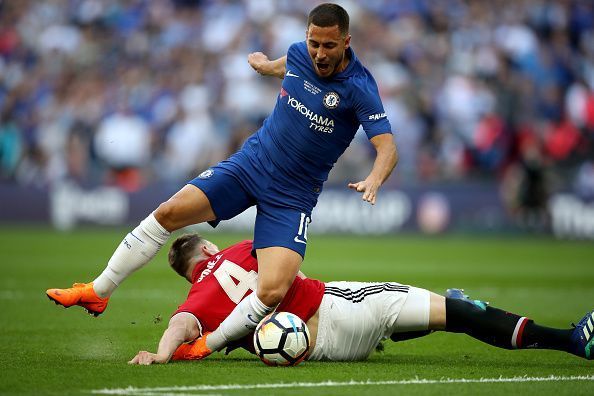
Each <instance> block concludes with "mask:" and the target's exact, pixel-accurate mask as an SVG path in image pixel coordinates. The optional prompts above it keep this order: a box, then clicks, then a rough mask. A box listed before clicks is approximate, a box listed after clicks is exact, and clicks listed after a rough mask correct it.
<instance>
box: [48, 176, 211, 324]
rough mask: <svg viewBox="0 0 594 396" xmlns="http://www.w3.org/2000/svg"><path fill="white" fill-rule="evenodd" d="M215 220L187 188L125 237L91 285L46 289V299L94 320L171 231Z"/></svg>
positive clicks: (204, 203) (203, 199)
mask: <svg viewBox="0 0 594 396" xmlns="http://www.w3.org/2000/svg"><path fill="white" fill-rule="evenodd" d="M214 218H215V215H214V212H213V210H212V208H211V205H210V202H209V200H208V198H207V196H206V195H205V194H204V192H202V191H201V190H200V189H199V188H198V187H196V186H194V185H191V184H188V185H186V186H184V187H183V188H182V189H181V190H180V191H178V192H177V193H176V194H175V195H173V196H172V197H171V198H170V199H169V200H168V201H167V202H164V203H162V204H161V205H159V207H158V208H157V210H155V211H154V212H153V213H151V214H150V215H149V216H148V217H147V218H145V219H144V220H143V221H141V222H140V224H139V225H138V226H137V227H136V228H135V229H134V230H132V231H131V232H129V233H128V234H127V235H126V236H125V237H124V239H123V241H122V242H121V243H120V244H119V245H118V247H117V248H116V250H115V251H114V253H113V254H112V256H111V258H110V259H109V261H108V263H107V266H106V267H105V269H104V270H103V272H102V273H101V274H100V275H99V276H98V277H97V278H96V279H95V280H94V281H93V282H91V283H87V284H83V283H77V284H75V285H74V287H72V288H70V289H49V290H47V292H46V293H47V296H48V297H49V298H50V299H52V300H53V301H55V302H56V303H58V304H61V305H63V306H65V307H70V306H72V305H80V306H82V307H83V308H85V309H86V310H87V311H89V313H91V314H94V315H95V316H97V315H99V314H101V313H102V312H103V311H104V310H105V308H106V307H107V301H108V299H109V297H110V296H111V294H112V293H113V292H114V290H115V289H116V288H117V287H118V286H119V285H120V283H121V282H123V281H124V280H125V279H126V278H127V277H129V276H130V275H131V274H132V273H133V272H134V271H136V270H138V269H140V268H141V267H143V266H144V265H145V264H147V263H148V262H149V261H150V260H151V259H152V258H153V257H154V256H155V255H156V254H157V252H158V251H159V249H160V248H161V246H163V244H165V242H167V239H168V238H169V235H170V233H171V232H172V231H175V230H177V229H179V228H181V227H184V226H187V225H190V224H195V223H201V222H204V221H209V220H214Z"/></svg>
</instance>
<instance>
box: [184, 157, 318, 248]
mask: <svg viewBox="0 0 594 396" xmlns="http://www.w3.org/2000/svg"><path fill="white" fill-rule="evenodd" d="M271 169H272V171H271ZM189 184H192V185H194V186H196V187H198V188H199V189H200V190H202V191H203V192H204V194H205V195H206V196H207V197H208V200H209V201H210V205H211V207H212V210H213V211H214V213H215V215H216V217H217V218H216V220H215V221H212V222H209V224H210V225H211V226H213V227H216V226H217V224H218V223H219V222H220V221H221V220H228V219H231V218H233V217H235V216H237V215H238V214H240V213H241V212H243V211H244V210H246V209H247V208H249V207H250V206H253V205H256V208H257V215H256V222H255V225H254V249H261V248H266V247H273V246H280V247H286V248H288V249H291V250H293V251H295V252H297V253H299V254H300V255H301V256H302V257H305V249H306V247H307V227H308V225H309V223H310V221H311V212H312V210H313V208H314V207H315V205H316V203H317V200H318V196H319V194H320V192H321V185H319V186H316V185H308V186H306V185H304V184H303V183H301V182H298V181H295V180H291V179H290V178H288V177H285V176H284V175H278V173H276V174H275V172H274V167H272V166H271V164H270V163H263V162H262V160H261V159H259V158H257V157H256V156H255V155H254V156H251V155H249V153H245V152H243V151H239V152H237V153H235V154H234V155H233V156H231V157H230V158H229V159H227V160H225V161H222V162H220V163H218V164H217V165H215V166H213V167H211V168H209V169H207V170H205V171H204V172H202V173H201V174H200V175H198V177H196V178H195V179H193V180H191V181H189Z"/></svg>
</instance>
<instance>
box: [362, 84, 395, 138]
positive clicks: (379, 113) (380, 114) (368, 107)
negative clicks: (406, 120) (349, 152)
mask: <svg viewBox="0 0 594 396" xmlns="http://www.w3.org/2000/svg"><path fill="white" fill-rule="evenodd" d="M354 85H355V88H356V89H355V95H354V105H355V113H356V115H357V119H358V120H359V123H360V124H361V126H362V127H363V130H364V131H365V134H366V135H367V138H368V139H371V138H372V137H374V136H377V135H381V134H384V133H392V126H391V125H390V121H388V117H387V116H386V112H385V110H384V105H383V104H382V100H381V98H380V95H379V91H378V89H377V84H376V82H375V80H374V78H373V76H372V75H371V74H370V73H369V72H367V73H366V74H365V78H360V79H357V81H354Z"/></svg>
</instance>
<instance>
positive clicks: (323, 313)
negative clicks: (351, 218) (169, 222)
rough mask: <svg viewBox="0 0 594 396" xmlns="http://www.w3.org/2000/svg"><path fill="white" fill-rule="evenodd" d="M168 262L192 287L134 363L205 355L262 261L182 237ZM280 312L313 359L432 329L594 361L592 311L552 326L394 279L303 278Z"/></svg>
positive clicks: (357, 353)
mask: <svg viewBox="0 0 594 396" xmlns="http://www.w3.org/2000/svg"><path fill="white" fill-rule="evenodd" d="M169 263H170V265H171V266H172V268H173V269H174V270H175V271H176V272H177V273H178V274H179V275H181V276H182V277H184V278H186V279H187V280H188V281H190V282H191V283H192V287H191V289H190V292H189V294H188V298H187V299H186V301H185V302H184V303H183V304H182V305H180V306H179V308H178V309H177V310H176V311H175V313H174V314H173V316H172V317H171V320H170V322H169V327H168V328H167V329H166V330H165V333H164V334H163V337H162V338H161V341H160V342H159V346H158V350H157V353H150V352H147V351H140V352H139V353H138V354H137V355H136V356H135V357H134V358H133V359H132V360H131V361H130V363H131V364H152V363H167V362H168V361H169V360H171V359H173V360H192V359H198V358H201V357H202V355H201V351H200V350H198V351H193V347H194V343H193V342H194V341H195V340H197V339H199V338H200V337H202V336H204V335H206V334H208V333H209V332H211V331H213V330H215V329H216V328H217V327H218V326H219V324H220V323H221V322H222V321H223V320H224V319H225V318H226V317H227V316H228V315H229V314H230V312H231V311H232V310H233V309H234V308H235V306H236V305H237V304H239V302H240V301H242V300H243V299H245V298H246V297H247V296H248V295H249V294H251V293H252V292H254V290H256V288H257V279H258V261H257V260H256V259H255V258H254V256H253V245H252V242H251V241H243V242H240V243H238V244H235V245H232V246H230V247H228V248H226V249H224V250H222V251H219V249H218V247H217V246H216V245H214V244H213V243H211V242H209V241H207V240H205V239H203V238H201V237H200V236H198V235H196V234H189V235H184V236H182V237H180V238H178V239H177V240H176V241H175V242H174V243H173V245H172V246H171V249H170V251H169ZM456 290H457V289H456ZM277 311H287V312H291V313H293V314H295V315H297V316H299V317H300V318H301V319H302V320H303V321H304V322H306V323H307V326H308V328H309V330H310V335H311V345H310V351H309V355H308V357H307V359H309V360H351V361H352V360H362V359H365V358H367V357H368V356H369V354H370V353H371V352H372V351H373V350H374V349H375V347H376V345H377V344H378V343H379V342H380V341H381V340H382V339H386V338H388V337H390V338H391V339H392V340H394V341H399V340H402V339H407V338H411V337H414V336H419V335H424V334H428V333H429V332H430V331H433V330H445V331H449V332H456V333H465V334H468V335H470V336H471V337H474V338H476V339H478V340H481V341H483V342H486V343H488V344H491V345H493V346H497V347H500V348H506V349H524V348H539V349H556V350H562V351H566V352H569V353H572V354H574V355H577V356H580V357H583V358H586V359H592V358H593V357H594V356H593V355H594V353H593V352H594V348H593V340H594V337H593V336H592V332H591V331H589V329H591V328H592V323H593V321H594V312H589V313H587V314H586V316H584V318H583V319H582V320H581V321H580V322H579V323H578V325H577V326H576V327H575V328H573V329H553V328H549V327H544V326H540V325H537V324H535V323H534V322H533V321H532V320H530V319H528V318H526V317H522V316H519V315H515V314H512V313H509V312H505V311H502V310H500V309H497V308H494V307H491V306H488V305H486V304H485V303H483V302H481V301H479V300H470V299H469V298H468V297H467V296H463V295H458V296H456V297H454V296H453V295H452V297H443V296H440V295H438V294H435V293H432V292H430V291H428V290H424V289H420V288H416V287H413V286H407V285H401V284H398V283H394V282H385V283H363V282H327V283H323V282H320V281H318V280H315V279H309V278H306V277H305V276H304V275H303V274H302V273H299V274H298V276H297V277H296V278H295V281H294V282H293V284H292V285H291V287H290V288H289V291H288V292H287V294H286V296H285V298H284V299H283V300H282V302H281V304H280V305H279V307H278V308H277ZM255 322H256V321H254V324H256V323H255ZM248 345H249V342H247V343H246V346H248Z"/></svg>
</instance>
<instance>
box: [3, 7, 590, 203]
mask: <svg viewBox="0 0 594 396" xmlns="http://www.w3.org/2000/svg"><path fill="white" fill-rule="evenodd" d="M317 3H319V2H316V1H294V0H278V1H277V0H244V1H233V0H221V1H216V0H202V1H200V0H177V1H175V0H152V1H148V0H146V1H145V0H119V1H118V0H45V1H33V0H29V1H26V0H0V180H3V181H5V182H6V181H9V182H16V183H19V184H27V185H37V186H48V185H51V184H52V183H55V182H56V181H59V180H64V179H72V180H76V181H77V182H79V183H80V184H82V185H93V184H105V183H107V184H115V185H118V186H120V187H122V188H124V189H126V190H127V191H136V190H138V189H140V188H142V187H143V186H145V185H147V184H149V183H152V182H155V181H161V182H163V181H165V182H170V183H177V184H181V183H183V182H184V181H185V180H187V179H188V178H191V177H193V176H194V175H196V174H197V172H200V171H202V170H204V169H205V168H206V167H208V165H209V164H213V163H215V162H217V161H219V160H221V159H224V158H225V157H226V156H228V155H229V154H230V153H232V152H234V151H235V150H236V149H237V148H239V147H240V145H241V143H242V141H243V140H244V139H245V138H246V137H247V136H249V134H251V133H252V132H253V131H255V130H257V129H258V128H259V126H260V124H261V122H262V120H263V119H264V118H265V117H266V116H267V115H268V114H269V113H270V111H271V110H272V108H273V106H274V103H275V101H276V97H277V95H278V91H279V87H280V81H279V80H278V79H274V78H266V77H262V76H260V75H258V74H257V73H255V72H254V71H253V70H251V68H250V67H249V65H248V64H247V54H248V53H250V52H254V51H262V52H264V53H266V54H267V55H269V56H270V57H271V58H276V57H279V56H282V55H284V54H285V53H286V50H287V48H288V47H289V45H290V44H291V43H293V42H295V41H301V40H304V37H305V24H306V18H307V13H308V12H309V10H311V8H313V7H314V6H315V5H316V4H317ZM339 3H340V4H341V5H343V6H344V7H345V8H346V9H347V10H348V11H349V13H350V16H351V28H350V31H351V34H352V47H353V49H354V50H355V52H356V53H357V55H358V56H359V57H360V58H361V59H362V60H363V62H364V64H365V65H366V66H367V67H368V68H369V69H370V70H371V72H372V73H373V74H374V76H375V79H376V81H377V83H378V85H379V89H380V92H381V95H382V97H383V101H384V106H385V108H386V112H387V114H388V117H389V119H390V121H391V123H392V127H393V130H394V133H395V136H396V140H397V142H398V147H399V152H400V164H399V166H398V168H397V171H396V172H395V175H394V176H393V177H392V179H391V183H393V184H395V185H398V184H402V183H428V182H446V183H447V182H450V181H458V180H461V179H469V178H470V179H478V180H485V179H487V180H495V181H497V182H499V183H501V185H502V186H503V187H504V188H503V190H504V192H505V195H506V196H507V197H508V198H509V200H510V204H511V205H513V202H514V201H518V200H520V201H522V200H526V201H527V202H531V200H533V201H534V200H536V201H538V200H542V199H544V198H545V197H546V196H547V190H548V189H550V188H555V186H559V185H562V186H565V187H569V188H572V189H574V190H575V191H577V192H579V193H580V194H583V195H587V196H594V2H593V1H591V0H514V1H509V0H489V1H484V0H477V1H470V0H468V1H463V0H398V1H393V0H365V1H354V0H351V1H340V2H339ZM372 150H373V148H372V146H371V145H370V144H369V143H368V142H367V141H366V138H365V135H364V134H362V133H361V132H359V134H358V136H357V138H356V140H355V142H354V143H353V144H352V145H351V147H350V148H349V149H348V151H347V153H346V154H345V155H344V157H343V158H342V159H341V162H340V165H339V166H337V167H336V168H335V170H334V171H333V172H332V174H331V182H335V183H342V182H343V181H344V180H351V181H355V180H356V179H359V178H361V177H365V175H366V174H367V173H368V171H369V170H370V167H371V161H372V159H373V158H374V155H373V152H372ZM534 204H535V205H541V204H542V203H539V202H535V203H534Z"/></svg>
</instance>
